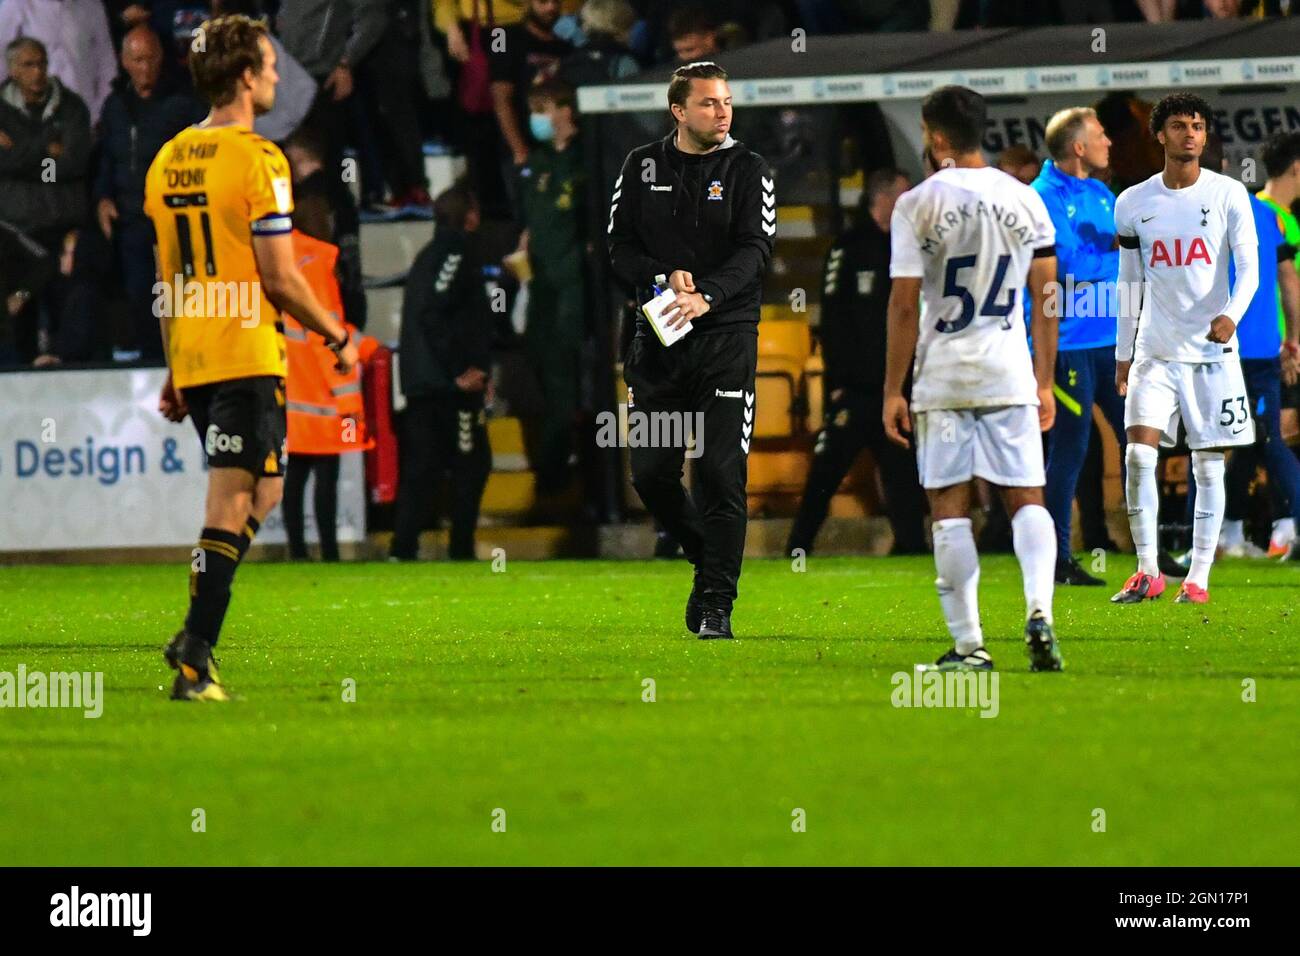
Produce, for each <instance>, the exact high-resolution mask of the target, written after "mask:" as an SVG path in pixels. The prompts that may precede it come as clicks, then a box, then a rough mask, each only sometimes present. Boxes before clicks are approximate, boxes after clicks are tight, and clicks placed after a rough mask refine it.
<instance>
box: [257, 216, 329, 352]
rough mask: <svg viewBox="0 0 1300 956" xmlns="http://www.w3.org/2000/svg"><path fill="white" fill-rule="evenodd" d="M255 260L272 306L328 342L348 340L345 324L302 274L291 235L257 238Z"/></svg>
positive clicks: (264, 289)
mask: <svg viewBox="0 0 1300 956" xmlns="http://www.w3.org/2000/svg"><path fill="white" fill-rule="evenodd" d="M253 257H254V258H255V259H256V260H257V273H258V277H259V278H260V280H261V283H262V291H263V292H265V293H266V297H267V298H268V299H270V300H271V304H272V305H274V306H275V307H276V308H277V309H279V310H281V311H282V312H288V313H289V314H290V315H291V316H293V317H294V318H295V319H297V320H298V321H299V322H301V323H302V324H303V325H304V326H305V327H306V328H308V329H310V330H311V331H313V332H319V333H320V334H321V335H323V336H324V337H325V341H326V342H328V343H331V344H333V343H337V342H342V341H343V340H344V339H345V338H347V330H346V329H345V328H344V327H343V323H342V322H340V321H339V320H338V319H336V318H335V317H334V316H333V315H332V314H331V313H330V312H329V311H327V310H326V309H325V307H324V306H322V305H321V304H320V302H318V301H317V300H316V296H315V294H314V293H313V292H312V291H311V285H310V284H309V283H308V282H307V279H306V277H304V276H303V274H302V272H300V271H299V269H298V261H297V258H296V257H295V256H294V252H293V239H292V237H291V236H290V235H289V234H288V233H281V234H280V235H276V236H254V237H253Z"/></svg>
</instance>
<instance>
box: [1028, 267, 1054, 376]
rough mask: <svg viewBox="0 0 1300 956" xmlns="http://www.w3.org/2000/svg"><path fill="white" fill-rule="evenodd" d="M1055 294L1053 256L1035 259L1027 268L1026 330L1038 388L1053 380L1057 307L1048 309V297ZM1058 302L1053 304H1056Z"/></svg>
mask: <svg viewBox="0 0 1300 956" xmlns="http://www.w3.org/2000/svg"><path fill="white" fill-rule="evenodd" d="M1057 295H1059V291H1058V284H1057V283H1056V258H1055V257H1054V256H1044V257H1041V258H1038V259H1035V260H1034V261H1033V263H1032V264H1031V265H1030V267H1029V298H1030V317H1029V330H1030V334H1031V335H1032V336H1033V339H1034V378H1035V380H1036V381H1037V382H1038V390H1039V391H1040V392H1041V391H1044V390H1050V389H1051V388H1052V385H1053V383H1054V382H1055V381H1056V342H1057V335H1058V332H1059V329H1060V326H1059V324H1058V321H1057V319H1056V318H1055V316H1057V315H1060V314H1061V310H1060V309H1059V308H1058V307H1053V308H1051V309H1048V307H1047V304H1048V299H1049V298H1051V297H1054V296H1057ZM1059 305H1060V303H1059V302H1056V303H1054V306H1059Z"/></svg>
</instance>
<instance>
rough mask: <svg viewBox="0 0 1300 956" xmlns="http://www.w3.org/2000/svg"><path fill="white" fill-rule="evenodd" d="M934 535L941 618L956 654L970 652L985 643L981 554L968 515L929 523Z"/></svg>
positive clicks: (936, 580)
mask: <svg viewBox="0 0 1300 956" xmlns="http://www.w3.org/2000/svg"><path fill="white" fill-rule="evenodd" d="M931 531H932V532H933V536H934V567H935V570H936V571H938V572H939V577H938V578H936V579H935V582H934V586H935V587H936V588H938V589H939V604H940V605H941V606H942V607H943V617H944V620H945V621H947V622H948V630H949V632H950V633H951V634H952V639H953V643H954V644H956V645H957V653H958V654H969V653H970V652H971V651H973V650H975V649H976V648H979V647H983V646H984V634H983V632H982V631H981V630H980V611H979V583H980V558H979V553H978V552H977V551H976V550H975V535H973V534H972V533H971V526H970V518H944V519H943V520H942V521H936V522H935V523H934V525H933V526H932V527H931Z"/></svg>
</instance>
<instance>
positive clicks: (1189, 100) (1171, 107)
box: [1151, 93, 1214, 136]
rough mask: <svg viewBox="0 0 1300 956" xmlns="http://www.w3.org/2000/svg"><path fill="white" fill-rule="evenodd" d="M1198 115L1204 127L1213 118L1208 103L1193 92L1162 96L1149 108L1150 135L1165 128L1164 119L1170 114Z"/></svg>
mask: <svg viewBox="0 0 1300 956" xmlns="http://www.w3.org/2000/svg"><path fill="white" fill-rule="evenodd" d="M1198 115H1199V116H1200V117H1201V119H1203V120H1205V125H1206V127H1209V125H1210V123H1211V122H1212V121H1213V119H1214V114H1213V112H1212V111H1211V110H1210V104H1209V103H1207V102H1206V101H1205V100H1204V99H1203V98H1202V97H1199V96H1197V95H1196V94H1195V93H1170V94H1169V95H1168V96H1166V97H1163V98H1162V99H1161V100H1160V102H1159V103H1157V104H1156V105H1155V106H1154V107H1152V109H1151V135H1152V136H1155V135H1156V133H1158V132H1160V131H1161V130H1162V129H1164V128H1165V120H1167V119H1169V117H1171V116H1192V117H1195V116H1198Z"/></svg>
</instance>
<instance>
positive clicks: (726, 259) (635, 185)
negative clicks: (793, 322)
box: [607, 131, 776, 335]
mask: <svg viewBox="0 0 1300 956" xmlns="http://www.w3.org/2000/svg"><path fill="white" fill-rule="evenodd" d="M676 136H677V134H676V131H674V132H672V133H669V134H668V135H667V136H666V137H664V138H663V139H661V140H657V141H656V142H653V143H648V144H646V145H645V146H639V147H637V148H636V149H634V150H632V152H630V153H628V155H627V159H625V160H624V161H623V169H622V172H620V174H619V177H618V180H617V181H616V182H615V183H614V193H613V196H612V197H611V199H610V209H609V221H608V226H607V230H608V233H609V235H608V245H609V259H610V265H611V266H612V267H613V270H614V273H615V274H616V275H617V276H618V277H619V278H620V279H622V280H623V282H625V283H626V284H627V285H628V286H630V287H631V288H632V289H633V290H634V291H635V294H636V296H637V302H638V304H640V303H643V302H646V301H648V300H649V299H650V297H651V294H652V293H651V286H652V285H653V284H654V279H655V276H656V275H660V274H662V275H664V276H668V275H670V274H671V273H672V272H673V271H675V270H677V269H684V270H686V271H687V272H689V273H691V275H692V276H693V277H694V279H695V289H696V291H697V292H700V293H701V294H702V295H704V296H705V298H706V299H707V300H708V302H709V311H708V312H707V313H706V314H705V315H704V316H702V317H701V318H699V319H697V320H696V321H695V322H694V323H693V324H694V326H695V332H694V334H697V335H698V334H702V333H708V332H716V331H740V330H747V331H752V330H753V329H755V328H756V327H757V324H758V317H759V305H760V303H761V300H762V291H763V276H764V274H765V273H766V272H767V267H768V263H769V262H771V259H772V245H773V242H774V240H775V238H776V190H775V182H774V178H773V175H772V171H771V169H770V168H769V167H768V165H767V163H766V162H765V161H764V159H763V157H761V156H759V155H758V154H757V153H755V152H753V151H752V150H750V149H748V148H747V147H746V146H744V144H742V143H739V142H737V141H736V140H733V139H731V138H730V137H728V138H727V140H726V142H725V143H724V144H723V145H722V146H719V147H718V148H717V149H715V150H714V151H713V152H711V153H706V154H703V155H696V154H693V153H683V152H682V151H681V150H679V149H678V148H677V147H676V145H675V140H676ZM746 326H748V327H749V328H748V329H745V328H744V327H746ZM637 333H638V334H653V333H651V332H650V330H649V328H648V324H647V322H646V320H645V317H644V316H643V315H642V314H641V313H640V311H639V310H638V312H637Z"/></svg>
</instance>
